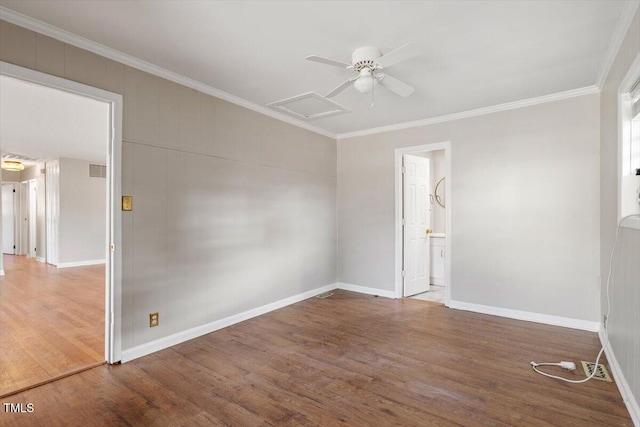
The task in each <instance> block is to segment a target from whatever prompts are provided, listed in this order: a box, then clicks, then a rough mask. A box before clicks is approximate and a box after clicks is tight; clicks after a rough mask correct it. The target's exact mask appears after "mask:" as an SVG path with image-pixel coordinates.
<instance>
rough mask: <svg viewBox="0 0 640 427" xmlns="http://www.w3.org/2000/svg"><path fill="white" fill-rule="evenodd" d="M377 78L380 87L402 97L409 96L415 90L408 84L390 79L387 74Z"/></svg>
mask: <svg viewBox="0 0 640 427" xmlns="http://www.w3.org/2000/svg"><path fill="white" fill-rule="evenodd" d="M377 77H378V83H380V85H381V86H384V87H385V88H387V89H389V90H390V91H391V92H393V93H396V94H398V95H400V96H402V97H405V98H406V97H407V96H409V95H411V94H412V93H413V92H414V91H415V89H414V88H413V87H411V86H409V85H408V84H406V83H404V82H401V81H400V80H398V79H396V78H393V77H391V76H390V75H388V74H383V75H379V74H378V75H377Z"/></svg>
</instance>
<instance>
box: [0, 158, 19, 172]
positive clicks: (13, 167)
mask: <svg viewBox="0 0 640 427" xmlns="http://www.w3.org/2000/svg"><path fill="white" fill-rule="evenodd" d="M2 169H3V170H6V171H9V172H20V171H22V170H24V165H23V164H22V162H19V161H17V160H5V161H4V162H2Z"/></svg>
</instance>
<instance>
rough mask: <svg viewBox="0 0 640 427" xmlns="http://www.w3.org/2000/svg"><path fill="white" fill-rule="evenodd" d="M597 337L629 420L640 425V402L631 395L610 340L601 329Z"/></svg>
mask: <svg viewBox="0 0 640 427" xmlns="http://www.w3.org/2000/svg"><path fill="white" fill-rule="evenodd" d="M598 337H599V338H600V343H602V345H604V353H605V355H606V356H607V361H608V362H609V367H610V368H611V374H612V375H613V378H614V380H615V383H616V385H617V386H618V391H620V396H622V400H623V402H624V404H625V405H626V407H627V410H628V411H629V415H630V416H631V420H632V421H633V424H634V425H636V426H640V402H638V399H637V398H636V397H635V396H634V395H633V392H632V391H631V386H630V385H629V382H628V381H627V378H626V377H625V375H624V371H623V370H622V368H621V367H620V363H619V362H618V359H617V357H616V354H615V353H614V351H613V347H611V342H610V341H609V340H608V339H607V336H606V334H605V331H604V330H603V329H601V330H600V331H599V332H598Z"/></svg>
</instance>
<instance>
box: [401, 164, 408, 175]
mask: <svg viewBox="0 0 640 427" xmlns="http://www.w3.org/2000/svg"><path fill="white" fill-rule="evenodd" d="M406 171H407V170H406V169H405V168H404V166H403V167H402V174H403V175H404V173H405V172H406Z"/></svg>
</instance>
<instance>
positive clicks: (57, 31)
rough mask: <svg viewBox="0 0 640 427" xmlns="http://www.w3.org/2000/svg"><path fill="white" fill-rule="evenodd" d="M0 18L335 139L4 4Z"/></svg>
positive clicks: (264, 108)
mask: <svg viewBox="0 0 640 427" xmlns="http://www.w3.org/2000/svg"><path fill="white" fill-rule="evenodd" d="M0 19H1V20H3V21H7V22H9V23H11V24H15V25H18V26H20V27H23V28H26V29H28V30H31V31H35V32H36V33H40V34H43V35H45V36H48V37H51V38H54V39H56V40H59V41H61V42H64V43H67V44H70V45H73V46H75V47H78V48H80V49H84V50H87V51H89V52H93V53H95V54H97V55H100V56H103V57H105V58H109V59H112V60H114V61H117V62H120V63H122V64H125V65H128V66H129V67H133V68H136V69H138V70H141V71H144V72H146V73H149V74H153V75H156V76H158V77H161V78H163V79H166V80H170V81H172V82H174V83H178V84H180V85H183V86H186V87H189V88H191V89H195V90H197V91H199V92H202V93H204V94H207V95H211V96H214V97H216V98H220V99H223V100H225V101H228V102H231V103H232V104H236V105H239V106H241V107H244V108H247V109H249V110H252V111H255V112H257V113H260V114H264V115H265V116H269V117H271V118H274V119H277V120H280V121H283V122H285V123H288V124H291V125H294V126H297V127H300V128H302V129H306V130H308V131H311V132H314V133H317V134H320V135H323V136H326V137H329V138H332V139H336V135H335V134H334V133H332V132H329V131H327V130H325V129H321V128H319V127H317V126H313V125H310V124H308V123H305V122H302V121H300V120H297V119H295V118H292V117H289V116H287V115H285V114H282V113H279V112H277V111H274V110H271V109H269V108H267V107H265V106H262V105H259V104H256V103H254V102H251V101H248V100H246V99H244V98H240V97H239V96H235V95H232V94H230V93H227V92H225V91H223V90H220V89H217V88H215V87H213V86H209V85H206V84H204V83H201V82H199V81H197V80H194V79H191V78H189V77H185V76H183V75H181V74H178V73H174V72H173V71H169V70H166V69H164V68H162V67H158V66H157V65H153V64H151V63H149V62H146V61H143V60H141V59H138V58H136V57H133V56H131V55H128V54H126V53H123V52H120V51H118V50H115V49H111V48H109V47H107V46H104V45H102V44H100V43H96V42H94V41H92V40H89V39H86V38H84V37H81V36H78V35H76V34H73V33H70V32H68V31H65V30H63V29H61V28H58V27H55V26H53V25H50V24H47V23H46V22H42V21H39V20H37V19H34V18H31V17H29V16H26V15H23V14H21V13H18V12H15V11H13V10H11V9H7V8H6V7H4V6H0Z"/></svg>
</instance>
